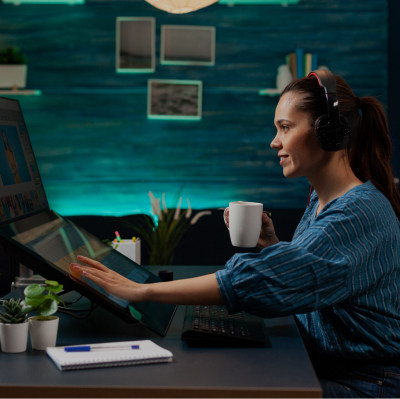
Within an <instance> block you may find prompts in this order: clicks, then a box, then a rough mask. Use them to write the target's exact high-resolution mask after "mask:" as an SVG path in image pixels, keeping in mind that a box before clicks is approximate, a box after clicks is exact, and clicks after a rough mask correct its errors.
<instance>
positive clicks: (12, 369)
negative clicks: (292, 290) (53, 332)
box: [0, 266, 322, 398]
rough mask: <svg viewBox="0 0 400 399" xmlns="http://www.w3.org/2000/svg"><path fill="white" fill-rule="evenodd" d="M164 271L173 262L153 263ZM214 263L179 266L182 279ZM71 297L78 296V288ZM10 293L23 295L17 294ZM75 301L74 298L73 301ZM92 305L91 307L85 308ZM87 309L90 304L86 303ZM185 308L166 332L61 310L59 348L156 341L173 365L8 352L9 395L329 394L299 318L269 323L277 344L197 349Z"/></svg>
mask: <svg viewBox="0 0 400 399" xmlns="http://www.w3.org/2000/svg"><path fill="white" fill-rule="evenodd" d="M148 268H149V269H150V270H151V271H152V272H154V273H157V272H158V271H159V270H162V269H163V268H164V269H165V267H163V268H162V267H156V266H148ZM216 268H220V267H213V266H171V267H169V269H170V270H172V271H173V272H174V279H181V278H188V277H194V276H199V275H203V274H207V273H208V272H210V271H214V270H215V269H216ZM68 295H77V294H76V293H70V294H68ZM9 296H14V297H15V296H16V292H14V293H12V294H10V295H9ZM69 299H70V298H68V299H67V300H69ZM83 306H85V305H83ZM86 306H87V304H86ZM184 311H185V307H184V306H179V307H178V310H177V312H176V314H175V317H174V320H173V322H172V324H171V326H170V328H169V331H168V333H167V335H166V337H164V338H161V337H159V336H157V335H156V334H155V333H153V332H152V331H150V330H148V329H147V328H145V327H144V326H143V325H140V324H127V323H125V322H124V321H122V320H120V319H119V318H117V317H116V316H114V315H112V314H111V313H109V312H107V311H105V310H104V309H102V308H97V309H96V310H95V311H94V312H93V313H92V315H91V316H90V317H89V318H87V319H83V320H77V319H74V318H72V317H70V316H68V315H65V314H62V313H59V314H58V315H59V316H60V326H59V332H58V338H57V345H77V344H85V343H101V342H112V341H128V340H136V339H139V340H140V339H151V340H153V341H154V342H155V343H156V344H158V345H160V346H162V347H163V348H166V349H168V350H170V351H171V352H172V353H173V355H174V360H173V362H172V363H165V364H151V365H138V366H127V367H115V368H104V369H88V370H73V371H60V370H58V369H57V367H56V366H55V364H54V363H53V362H52V361H51V360H50V358H49V357H47V355H46V353H45V352H44V351H36V350H32V349H31V346H30V342H28V350H27V352H24V353H20V354H8V353H3V352H0V370H1V372H0V396H1V397H31V398H34V397H53V398H55V397H58V398H60V397H70V398H72V397H119V398H123V397H175V398H176V397H223V398H226V397H276V398H277V397H286V398H288V397H309V398H311V397H321V396H322V390H321V387H320V385H319V382H318V379H317V377H316V376H315V373H314V370H313V368H312V366H311V363H310V360H309V358H308V356H307V353H306V350H305V348H304V345H303V342H302V340H301V338H300V335H299V333H298V331H297V327H296V325H295V323H294V320H293V318H292V317H287V318H281V319H272V320H265V322H266V331H267V333H268V335H269V337H270V340H271V345H272V347H271V348H189V347H187V345H186V343H185V342H182V341H181V338H180V336H181V332H182V324H183V318H184Z"/></svg>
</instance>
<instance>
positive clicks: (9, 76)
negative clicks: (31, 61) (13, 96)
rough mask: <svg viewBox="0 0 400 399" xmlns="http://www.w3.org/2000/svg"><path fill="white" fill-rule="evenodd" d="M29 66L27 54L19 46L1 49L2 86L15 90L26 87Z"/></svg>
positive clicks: (0, 70) (0, 74)
mask: <svg viewBox="0 0 400 399" xmlns="http://www.w3.org/2000/svg"><path fill="white" fill-rule="evenodd" d="M27 72H28V66H27V65H26V59H25V56H24V55H23V54H22V53H21V52H20V51H19V49H18V48H17V47H5V48H3V49H2V50H0V87H1V88H7V89H10V88H12V89H13V90H18V89H23V88H25V87H26V75H27Z"/></svg>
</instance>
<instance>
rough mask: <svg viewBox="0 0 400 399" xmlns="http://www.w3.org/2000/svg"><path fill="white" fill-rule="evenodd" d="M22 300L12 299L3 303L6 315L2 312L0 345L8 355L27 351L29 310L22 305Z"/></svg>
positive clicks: (0, 314) (0, 313)
mask: <svg viewBox="0 0 400 399" xmlns="http://www.w3.org/2000/svg"><path fill="white" fill-rule="evenodd" d="M20 302H21V299H17V300H15V299H13V298H11V299H10V300H8V301H4V302H3V308H4V313H3V312H0V345H1V350H2V351H3V352H7V353H20V352H25V351H26V344H27V342H28V320H27V319H26V317H27V310H26V309H24V308H23V307H22V305H21V304H20Z"/></svg>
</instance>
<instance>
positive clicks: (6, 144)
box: [0, 97, 48, 225]
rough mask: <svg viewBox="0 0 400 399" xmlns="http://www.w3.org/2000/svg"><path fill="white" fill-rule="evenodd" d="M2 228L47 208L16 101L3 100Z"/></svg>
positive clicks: (0, 158)
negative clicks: (6, 224)
mask: <svg viewBox="0 0 400 399" xmlns="http://www.w3.org/2000/svg"><path fill="white" fill-rule="evenodd" d="M0 132H1V136H2V140H1V141H0V225H1V224H5V223H8V222H10V221H14V220H18V219H21V218H23V217H26V215H33V214H35V213H38V212H41V211H42V210H44V209H48V203H47V198H46V194H45V191H44V188H43V184H42V180H41V178H40V174H39V169H38V167H37V163H36V159H35V155H34V153H33V149H32V145H31V142H30V139H29V136H28V130H27V128H26V125H25V122H24V118H23V116H22V112H21V108H20V105H19V102H18V101H17V100H11V99H8V98H1V97H0Z"/></svg>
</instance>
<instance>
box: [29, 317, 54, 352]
mask: <svg viewBox="0 0 400 399" xmlns="http://www.w3.org/2000/svg"><path fill="white" fill-rule="evenodd" d="M49 317H50V319H49V320H43V321H41V320H39V316H33V317H30V318H29V319H28V320H29V332H30V334H31V344H32V349H38V350H42V351H43V350H46V348H47V347H49V346H56V341H57V331H58V320H59V319H58V317H57V316H49Z"/></svg>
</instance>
